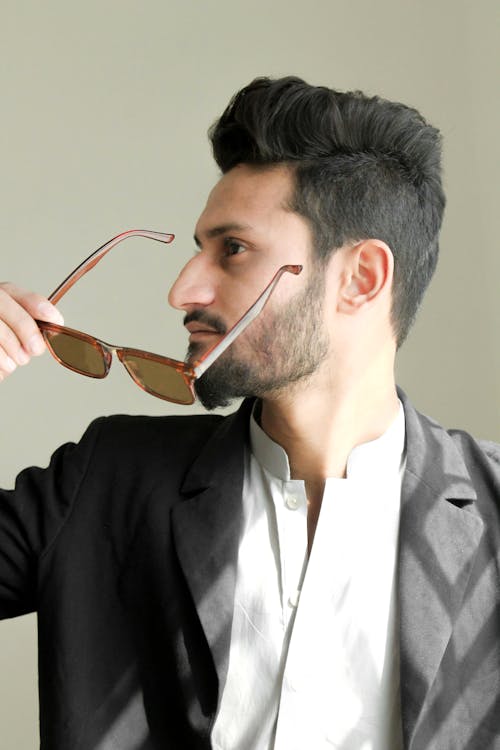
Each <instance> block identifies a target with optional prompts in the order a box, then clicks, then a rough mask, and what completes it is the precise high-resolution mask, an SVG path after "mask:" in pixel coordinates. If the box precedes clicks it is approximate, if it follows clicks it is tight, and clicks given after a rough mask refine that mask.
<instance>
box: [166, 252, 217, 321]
mask: <svg viewBox="0 0 500 750" xmlns="http://www.w3.org/2000/svg"><path fill="white" fill-rule="evenodd" d="M214 297H215V287H214V283H213V281H212V280H211V274H210V272H209V269H208V268H207V267H206V264H204V263H203V261H202V259H201V256H199V255H197V256H195V257H194V258H191V260H189V261H188V262H187V263H186V265H185V266H184V268H183V269H182V270H181V272H180V274H179V275H178V277H177V279H176V280H175V281H174V283H173V285H172V287H171V289H170V291H169V293H168V301H169V304H170V305H172V307H175V308H176V309H177V310H185V311H189V310H190V309H195V308H198V307H207V305H211V304H212V302H213V301H214Z"/></svg>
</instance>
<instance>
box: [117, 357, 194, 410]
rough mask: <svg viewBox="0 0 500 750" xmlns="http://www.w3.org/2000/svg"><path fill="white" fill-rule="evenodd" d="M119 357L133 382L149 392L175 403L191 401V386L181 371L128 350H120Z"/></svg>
mask: <svg viewBox="0 0 500 750" xmlns="http://www.w3.org/2000/svg"><path fill="white" fill-rule="evenodd" d="M120 359H121V360H122V362H123V364H124V365H125V367H126V368H127V370H128V372H129V374H130V375H131V376H132V378H133V379H134V380H135V382H136V383H138V384H139V385H140V386H142V387H143V388H144V389H145V390H146V391H148V392H149V393H152V394H153V395H155V396H158V397H159V398H163V399H165V400H167V401H173V402H175V403H177V404H192V403H193V401H194V398H193V394H192V392H191V388H190V387H189V385H188V384H187V383H186V381H185V379H184V377H183V375H182V373H181V372H178V371H177V370H176V369H175V368H174V367H171V366H170V365H169V364H168V363H166V362H161V361H160V362H157V361H155V360H153V359H147V358H145V357H140V356H137V355H136V354H130V353H128V352H122V354H121V356H120Z"/></svg>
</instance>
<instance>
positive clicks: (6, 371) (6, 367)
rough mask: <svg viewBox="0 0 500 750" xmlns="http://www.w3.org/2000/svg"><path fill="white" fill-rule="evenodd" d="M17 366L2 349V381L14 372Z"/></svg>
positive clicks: (0, 366)
mask: <svg viewBox="0 0 500 750" xmlns="http://www.w3.org/2000/svg"><path fill="white" fill-rule="evenodd" d="M16 367H17V365H16V363H15V362H14V360H13V359H11V358H10V357H9V356H8V355H7V354H6V353H5V352H4V351H2V350H1V349H0V381H2V380H4V379H5V378H6V377H7V376H8V375H10V374H11V373H13V372H14V370H15V369H16Z"/></svg>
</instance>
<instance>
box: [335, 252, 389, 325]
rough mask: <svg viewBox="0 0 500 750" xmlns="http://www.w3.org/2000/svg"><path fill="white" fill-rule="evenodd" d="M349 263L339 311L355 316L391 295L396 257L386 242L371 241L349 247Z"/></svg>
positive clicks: (341, 292) (341, 291)
mask: <svg viewBox="0 0 500 750" xmlns="http://www.w3.org/2000/svg"><path fill="white" fill-rule="evenodd" d="M347 260H348V262H347V267H346V271H345V277H344V283H343V285H342V288H341V290H340V295H339V311H340V312H343V313H346V314H352V313H354V312H356V311H357V310H359V309H360V308H361V307H363V306H364V305H367V304H370V303H372V302H374V301H375V300H377V299H379V298H380V296H381V295H382V294H385V293H387V292H389V293H390V289H391V287H392V276H393V270H394V258H393V255H392V252H391V250H390V248H389V246H388V245H387V244H386V243H385V242H383V241H382V240H373V239H370V240H363V241H362V242H360V243H358V244H357V245H355V246H354V247H352V248H349V250H348V258H347Z"/></svg>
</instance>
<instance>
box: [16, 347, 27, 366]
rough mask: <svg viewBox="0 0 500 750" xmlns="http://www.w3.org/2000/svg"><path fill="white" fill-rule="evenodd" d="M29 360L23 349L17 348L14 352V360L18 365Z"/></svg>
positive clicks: (25, 363)
mask: <svg viewBox="0 0 500 750" xmlns="http://www.w3.org/2000/svg"><path fill="white" fill-rule="evenodd" d="M29 361H30V358H29V356H28V355H27V354H26V352H25V351H24V349H19V350H18V351H17V352H16V362H17V364H18V365H27V364H28V362H29Z"/></svg>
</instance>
